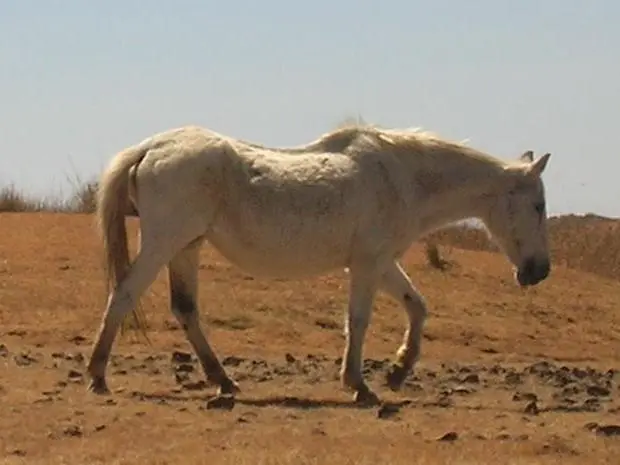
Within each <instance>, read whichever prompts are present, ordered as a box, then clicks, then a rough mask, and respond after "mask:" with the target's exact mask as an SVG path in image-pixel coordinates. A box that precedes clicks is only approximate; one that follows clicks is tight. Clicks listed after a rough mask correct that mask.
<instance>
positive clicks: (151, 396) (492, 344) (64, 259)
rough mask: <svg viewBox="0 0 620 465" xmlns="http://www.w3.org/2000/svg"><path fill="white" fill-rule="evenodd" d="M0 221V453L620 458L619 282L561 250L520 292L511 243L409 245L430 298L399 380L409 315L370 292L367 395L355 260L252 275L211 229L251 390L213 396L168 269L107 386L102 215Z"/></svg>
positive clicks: (228, 358) (119, 352) (117, 354)
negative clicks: (93, 370) (102, 353)
mask: <svg viewBox="0 0 620 465" xmlns="http://www.w3.org/2000/svg"><path fill="white" fill-rule="evenodd" d="M130 223H131V226H132V227H131V228H130V231H131V232H130V234H131V236H132V238H133V237H135V223H133V222H130ZM0 237H2V240H1V241H0V367H1V368H0V412H1V414H0V431H1V434H0V456H1V457H2V462H1V463H55V464H56V463H79V464H86V463H126V464H146V463H154V464H167V463H223V464H226V463H242V464H255V463H256V464H284V463H286V464H304V463H312V464H314V463H317V464H323V463H330V464H332V463H334V464H341V463H351V464H352V463H356V464H358V463H361V464H371V463H372V464H400V463H403V464H404V463H408V464H409V463H422V464H431V463H432V464H434V463H445V464H521V463H523V464H538V463H553V464H560V463H561V464H566V463H580V464H582V463H588V464H590V463H592V464H617V463H618V457H619V456H620V315H619V312H618V308H620V307H619V304H620V292H619V291H620V283H617V282H616V281H613V280H608V279H603V278H600V277H597V276H594V275H592V274H587V273H581V272H579V271H576V270H569V269H565V268H563V267H562V266H557V267H555V268H554V270H553V274H552V276H551V277H550V278H549V280H548V281H547V282H545V283H544V284H543V285H541V286H540V287H539V288H536V289H532V290H527V291H524V290H521V289H519V288H518V287H516V285H515V284H514V283H513V281H512V277H511V271H510V267H509V266H508V264H507V263H506V261H505V260H504V259H503V257H501V256H498V255H495V254H490V253H483V252H465V251H460V250H456V249H454V250H450V251H448V258H449V260H450V261H452V262H453V265H452V267H451V268H450V269H448V270H447V271H444V272H441V271H438V270H434V269H431V268H429V267H428V266H427V265H426V263H425V261H424V258H423V253H422V251H421V249H420V248H418V247H414V248H413V249H412V250H411V251H410V252H409V253H408V254H407V256H406V258H405V260H404V265H405V268H406V269H407V271H408V272H409V274H410V275H411V277H412V279H413V281H414V282H415V283H416V284H417V285H418V287H419V288H420V290H421V291H422V292H423V294H424V295H425V297H426V298H427V301H428V304H429V307H430V316H429V320H428V323H427V326H426V329H425V335H424V341H423V353H422V358H421V360H420V362H419V364H418V366H417V368H416V370H415V372H414V373H412V374H410V376H409V377H408V378H407V380H406V382H405V385H404V387H403V389H402V391H401V392H398V393H394V392H391V391H390V390H389V389H388V388H387V387H386V386H385V385H384V378H385V373H386V372H387V370H388V367H389V363H390V360H391V358H392V356H393V354H394V351H395V350H396V348H397V346H398V344H399V343H400V341H401V337H402V332H403V330H404V323H405V317H404V314H403V312H402V311H401V310H400V308H399V307H398V305H396V304H395V303H393V302H392V301H390V300H388V299H387V298H383V297H379V298H378V299H377V303H376V305H375V312H374V315H373V321H372V323H371V328H370V330H369V332H368V336H367V343H366V345H365V349H364V350H365V352H364V355H365V363H364V372H365V376H366V377H367V379H368V381H369V384H370V386H371V387H372V388H373V389H374V390H375V392H377V394H378V395H379V396H380V397H381V398H382V400H383V404H382V405H381V406H378V407H372V408H360V407H356V406H355V405H353V404H352V402H351V393H348V392H345V391H343V390H342V389H341V387H340V383H339V380H338V370H339V363H340V354H341V351H342V348H343V343H344V340H343V337H342V324H341V322H342V316H343V309H344V306H345V304H346V278H345V276H344V275H342V274H334V275H330V276H326V277H322V278H317V279H313V280H307V281H301V282H300V281H294V282H293V281H291V282H289V281H284V280H259V279H252V278H251V277H249V276H246V275H244V274H243V273H241V272H240V271H239V270H236V269H235V268H234V267H231V266H230V265H229V264H228V263H227V262H226V261H225V260H223V259H222V258H221V257H220V256H219V255H217V253H215V252H214V251H212V250H211V249H209V248H208V247H206V248H205V249H204V251H203V254H202V260H201V263H202V266H201V272H200V274H201V276H200V279H201V288H200V306H201V317H202V319H203V321H204V324H205V326H206V327H207V328H208V329H207V331H208V336H209V338H210V340H211V342H212V344H213V346H214V349H215V350H216V352H217V354H218V355H219V357H220V359H221V360H222V361H223V363H224V366H225V368H226V370H228V371H229V372H230V374H231V375H232V376H233V377H234V379H235V380H237V381H238V382H239V384H240V387H241V389H242V392H241V393H240V394H239V395H238V397H237V398H236V400H235V401H234V402H233V401H230V400H228V399H224V400H222V399H215V398H214V397H213V396H214V393H215V388H214V387H213V386H210V385H207V384H206V383H205V382H204V377H203V376H202V373H201V371H200V368H199V366H198V364H197V361H196V358H195V356H194V355H193V354H192V353H191V351H190V350H189V346H188V344H187V342H186V341H185V339H184V336H183V333H182V331H180V329H179V328H178V325H177V324H176V322H175V320H174V319H173V317H172V316H171V314H170V312H169V311H168V292H167V284H166V280H165V273H164V272H162V274H161V275H160V277H159V278H158V280H157V282H156V283H154V285H153V286H152V288H151V290H150V291H149V293H148V295H147V297H146V299H145V301H144V305H143V307H144V310H145V311H146V314H147V318H148V321H149V325H150V332H149V337H150V340H151V345H150V346H149V345H147V344H145V343H143V342H142V341H141V340H136V339H134V338H133V335H132V334H131V333H130V334H128V335H126V336H124V337H123V338H120V337H119V339H118V340H117V343H116V344H115V346H114V349H113V355H112V358H111V361H110V364H109V368H108V382H109V385H110V388H111V390H112V393H111V395H108V396H96V395H93V394H90V393H87V392H86V383H87V379H86V377H85V364H86V359H87V357H88V355H89V354H90V344H91V343H92V339H93V336H94V334H95V331H96V329H97V326H98V324H99V319H100V317H101V313H102V311H103V308H102V303H103V302H104V301H105V295H104V294H103V289H104V287H103V282H102V280H101V279H102V272H101V270H100V268H99V263H100V262H99V255H98V252H99V249H98V244H97V242H96V235H95V233H94V230H93V219H92V217H90V216H81V215H56V214H41V215H38V214H25V215H22V214H11V215H0ZM132 242H134V241H133V239H132Z"/></svg>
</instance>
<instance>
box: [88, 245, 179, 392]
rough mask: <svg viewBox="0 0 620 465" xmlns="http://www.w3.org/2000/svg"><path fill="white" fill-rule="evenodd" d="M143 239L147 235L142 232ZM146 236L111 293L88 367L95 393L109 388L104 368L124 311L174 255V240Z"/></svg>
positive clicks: (106, 390) (125, 313) (129, 309)
mask: <svg viewBox="0 0 620 465" xmlns="http://www.w3.org/2000/svg"><path fill="white" fill-rule="evenodd" d="M143 239H144V235H143ZM148 239H149V236H147V240H146V241H144V240H143V242H142V245H141V248H140V251H139V252H138V255H137V257H136V259H135V261H134V262H133V263H132V264H131V266H130V268H129V270H128V272H127V274H126V276H125V278H124V279H123V280H122V281H121V282H120V283H119V284H118V285H117V286H116V288H115V289H114V290H113V291H112V292H111V293H110V297H109V298H108V303H107V307H106V311H105V313H104V316H103V319H102V322H101V326H100V328H99V332H98V334H97V338H96V340H95V343H94V346H93V350H92V355H91V357H90V360H89V362H88V366H87V371H88V373H89V375H90V378H91V381H90V384H89V386H88V389H89V390H90V391H92V392H94V393H96V394H106V393H108V392H109V389H108V387H107V383H106V379H105V371H106V366H107V363H108V359H109V357H110V352H111V349H112V345H113V343H114V339H115V338H116V334H117V333H118V330H119V327H120V325H121V323H122V321H123V319H124V318H125V315H127V313H128V312H129V311H131V309H133V308H135V306H136V304H137V303H138V301H139V299H140V296H141V295H142V294H143V293H144V291H146V289H147V288H148V287H149V286H150V285H151V284H152V283H153V281H155V278H156V277H157V273H158V272H159V270H160V269H161V268H162V267H163V266H165V264H166V262H168V260H170V257H171V256H173V255H174V249H175V245H174V242H173V241H155V240H148Z"/></svg>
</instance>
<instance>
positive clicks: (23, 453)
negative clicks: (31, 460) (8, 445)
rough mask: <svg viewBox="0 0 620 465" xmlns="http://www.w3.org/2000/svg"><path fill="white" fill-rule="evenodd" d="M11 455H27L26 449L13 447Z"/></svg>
mask: <svg viewBox="0 0 620 465" xmlns="http://www.w3.org/2000/svg"><path fill="white" fill-rule="evenodd" d="M10 454H11V455H14V456H15V457H25V456H26V451H25V450H23V449H13V450H12V451H11V452H10Z"/></svg>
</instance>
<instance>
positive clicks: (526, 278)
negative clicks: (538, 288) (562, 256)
mask: <svg viewBox="0 0 620 465" xmlns="http://www.w3.org/2000/svg"><path fill="white" fill-rule="evenodd" d="M550 271H551V265H550V263H549V260H536V259H535V258H528V259H527V260H525V262H524V263H523V265H522V266H520V267H519V269H518V271H517V281H518V282H519V285H520V286H522V287H526V286H535V285H536V284H538V283H540V282H541V281H543V280H545V279H546V278H547V276H549V272H550Z"/></svg>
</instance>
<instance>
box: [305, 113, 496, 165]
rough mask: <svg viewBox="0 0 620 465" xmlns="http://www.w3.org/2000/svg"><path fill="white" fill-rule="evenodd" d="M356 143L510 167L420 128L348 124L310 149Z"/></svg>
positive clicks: (339, 147) (342, 147) (338, 148)
mask: <svg viewBox="0 0 620 465" xmlns="http://www.w3.org/2000/svg"><path fill="white" fill-rule="evenodd" d="M354 142H358V143H365V144H370V145H371V146H372V148H375V149H378V150H380V149H381V148H387V147H389V148H390V149H392V150H395V151H397V152H401V153H402V154H407V155H406V156H415V157H417V158H431V159H432V160H428V161H436V158H437V157H449V156H454V155H464V156H466V157H468V158H471V159H472V160H478V161H486V162H488V163H490V164H491V165H496V166H498V167H503V166H505V165H506V162H504V161H502V160H499V159H498V158H496V157H493V156H491V155H489V154H487V153H484V152H482V151H480V150H477V149H474V148H472V147H470V146H468V145H467V142H468V140H467V139H465V140H462V141H452V140H448V139H445V138H443V137H441V136H439V135H438V134H437V133H434V132H431V131H427V130H424V129H422V128H420V127H410V128H383V127H380V126H378V125H375V124H369V123H364V122H351V123H345V124H344V125H341V126H339V127H337V128H336V129H334V130H332V131H330V132H327V133H325V134H323V135H322V136H321V137H320V138H319V139H318V140H317V141H315V142H313V143H311V144H309V145H308V146H320V147H321V148H323V149H324V150H325V149H331V150H325V151H344V150H345V149H346V148H347V147H349V146H351V145H352V144H353V143H354ZM366 148H371V147H368V146H367V147H366Z"/></svg>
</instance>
